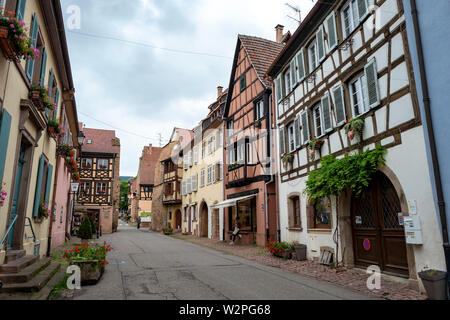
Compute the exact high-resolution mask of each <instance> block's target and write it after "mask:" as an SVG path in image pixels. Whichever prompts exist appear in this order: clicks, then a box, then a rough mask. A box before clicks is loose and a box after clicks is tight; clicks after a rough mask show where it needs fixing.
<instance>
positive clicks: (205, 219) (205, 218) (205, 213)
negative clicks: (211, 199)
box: [199, 202, 209, 238]
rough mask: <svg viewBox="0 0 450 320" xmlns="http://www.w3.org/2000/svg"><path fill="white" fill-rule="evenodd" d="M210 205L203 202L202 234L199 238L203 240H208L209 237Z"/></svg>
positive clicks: (201, 215) (201, 216)
mask: <svg viewBox="0 0 450 320" xmlns="http://www.w3.org/2000/svg"><path fill="white" fill-rule="evenodd" d="M208 225H209V220H208V205H207V204H206V202H202V204H201V206H200V232H199V236H200V237H201V238H207V237H208Z"/></svg>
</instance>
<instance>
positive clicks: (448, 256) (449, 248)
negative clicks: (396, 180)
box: [410, 0, 450, 284]
mask: <svg viewBox="0 0 450 320" xmlns="http://www.w3.org/2000/svg"><path fill="white" fill-rule="evenodd" d="M410 1H411V16H412V22H413V25H414V35H415V38H416V42H417V57H418V62H419V71H420V80H421V84H422V95H423V105H424V111H425V120H426V123H427V132H428V139H429V144H430V151H431V160H432V163H433V173H434V179H435V187H436V196H437V200H438V207H439V216H440V219H441V228H442V238H443V242H444V243H443V245H444V254H445V261H446V264H447V273H448V274H450V244H449V238H448V229H447V228H448V225H447V216H446V210H445V200H444V194H443V190H442V180H441V171H440V166H439V159H438V157H437V151H436V149H437V148H436V139H435V135H434V129H433V120H432V118H431V98H430V94H429V90H428V80H427V75H426V72H425V60H424V54H423V45H422V36H421V34H420V27H419V18H418V11H417V6H416V0H410ZM448 282H449V284H450V279H448Z"/></svg>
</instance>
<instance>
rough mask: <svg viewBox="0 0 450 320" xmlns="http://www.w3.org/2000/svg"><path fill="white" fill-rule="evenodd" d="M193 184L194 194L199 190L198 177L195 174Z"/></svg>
mask: <svg viewBox="0 0 450 320" xmlns="http://www.w3.org/2000/svg"><path fill="white" fill-rule="evenodd" d="M191 184H192V192H196V191H197V190H198V175H197V174H195V175H193V176H192V177H191Z"/></svg>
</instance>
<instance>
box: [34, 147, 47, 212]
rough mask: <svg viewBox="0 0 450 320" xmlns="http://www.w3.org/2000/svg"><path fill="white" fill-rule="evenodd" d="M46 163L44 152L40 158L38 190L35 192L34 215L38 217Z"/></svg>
mask: <svg viewBox="0 0 450 320" xmlns="http://www.w3.org/2000/svg"><path fill="white" fill-rule="evenodd" d="M44 164H45V158H44V155H43V154H42V155H41V158H40V159H39V167H38V176H37V180H36V192H35V194H34V207H33V217H37V216H38V213H39V205H40V202H41V188H42V179H43V175H44Z"/></svg>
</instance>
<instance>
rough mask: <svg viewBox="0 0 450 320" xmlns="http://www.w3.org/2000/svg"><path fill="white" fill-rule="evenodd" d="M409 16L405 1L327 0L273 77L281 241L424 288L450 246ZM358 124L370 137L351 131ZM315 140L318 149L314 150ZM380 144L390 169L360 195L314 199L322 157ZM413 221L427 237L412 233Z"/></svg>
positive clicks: (305, 23)
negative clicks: (442, 230)
mask: <svg viewBox="0 0 450 320" xmlns="http://www.w3.org/2000/svg"><path fill="white" fill-rule="evenodd" d="M403 10H404V9H403V4H402V1H401V0H377V1H373V0H341V1H334V2H333V3H331V2H330V1H318V3H317V4H316V5H315V6H314V8H313V9H312V10H311V12H310V13H309V15H308V16H307V17H306V19H305V20H304V21H303V23H302V24H301V26H300V27H299V28H298V30H297V31H296V32H295V34H293V35H292V37H291V39H290V40H289V42H288V43H287V45H286V47H285V48H284V49H283V50H282V52H281V53H280V55H279V56H278V58H277V59H276V61H275V62H274V63H273V64H272V66H271V67H270V70H269V72H268V75H269V76H270V77H271V78H272V79H274V85H275V91H276V93H275V95H274V104H275V106H276V108H275V109H276V116H277V124H278V126H279V128H280V130H279V138H280V139H279V148H278V156H279V157H278V160H279V164H280V165H279V171H280V174H279V206H280V213H281V216H280V227H281V239H282V240H284V241H299V242H301V243H302V244H306V245H307V252H308V257H309V258H310V259H317V258H319V257H320V255H321V252H323V251H324V250H327V251H330V252H332V253H334V255H335V257H334V259H337V260H338V261H339V262H343V263H344V264H345V265H347V266H357V267H367V266H370V265H376V266H379V267H380V269H381V271H382V272H384V273H391V274H394V275H399V276H402V277H405V278H408V279H409V280H410V284H412V285H415V286H416V287H417V284H418V282H417V272H418V271H421V270H422V269H423V268H426V267H437V268H439V267H441V265H442V262H443V257H442V254H429V253H430V252H434V250H433V249H432V248H433V247H436V246H440V245H441V244H442V240H441V239H440V236H439V229H438V223H437V220H436V214H435V208H434V207H433V206H431V205H430V204H431V203H433V195H432V188H431V182H430V177H429V173H428V168H427V161H426V155H425V152H426V149H425V143H424V134H423V129H422V119H421V116H420V112H419V108H418V101H417V94H416V84H415V80H414V76H413V73H412V71H411V58H410V52H409V48H408V39H407V34H406V29H405V22H404V11H403ZM356 118H361V119H362V120H363V125H364V127H363V131H362V136H358V135H355V136H353V133H352V132H350V133H348V134H346V132H345V130H344V126H345V125H346V123H347V121H351V120H352V119H356ZM312 141H314V142H316V141H319V145H318V147H316V146H312V147H311V149H309V148H308V146H309V144H310V142H312ZM320 141H323V144H322V145H321V144H320ZM376 146H382V147H384V148H385V149H387V153H386V156H385V158H386V165H385V166H384V167H382V168H380V169H379V172H378V173H377V174H376V175H375V177H374V178H373V179H372V181H371V183H370V185H369V186H368V188H367V189H366V190H365V191H364V192H363V193H362V195H361V197H356V196H355V195H354V194H352V192H347V193H344V194H342V195H340V196H339V197H331V198H324V199H322V200H321V201H319V203H317V204H315V205H312V204H310V203H309V200H308V198H307V196H306V195H305V194H304V192H303V191H304V189H305V183H306V181H307V179H308V176H309V174H310V173H311V172H312V171H314V170H316V169H318V168H320V165H321V164H320V160H321V158H322V157H323V156H326V155H333V156H335V157H337V158H342V157H345V156H347V154H354V153H355V152H356V153H357V152H362V151H364V150H372V149H375V147H376ZM286 155H289V156H288V158H289V160H291V161H286V165H284V164H283V163H282V161H280V159H281V157H283V156H284V157H286ZM291 155H292V157H291ZM338 213H339V214H338ZM409 216H411V217H409ZM408 221H409V222H408ZM420 222H421V223H422V225H421V227H420ZM406 223H414V224H415V226H416V227H417V229H419V230H420V231H418V232H417V233H415V232H414V233H413V234H407V237H406V236H405V230H404V224H406ZM420 228H421V229H420ZM406 239H408V241H407V240H406ZM407 242H408V243H407ZM336 243H338V251H337V252H335V251H334V248H336Z"/></svg>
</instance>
